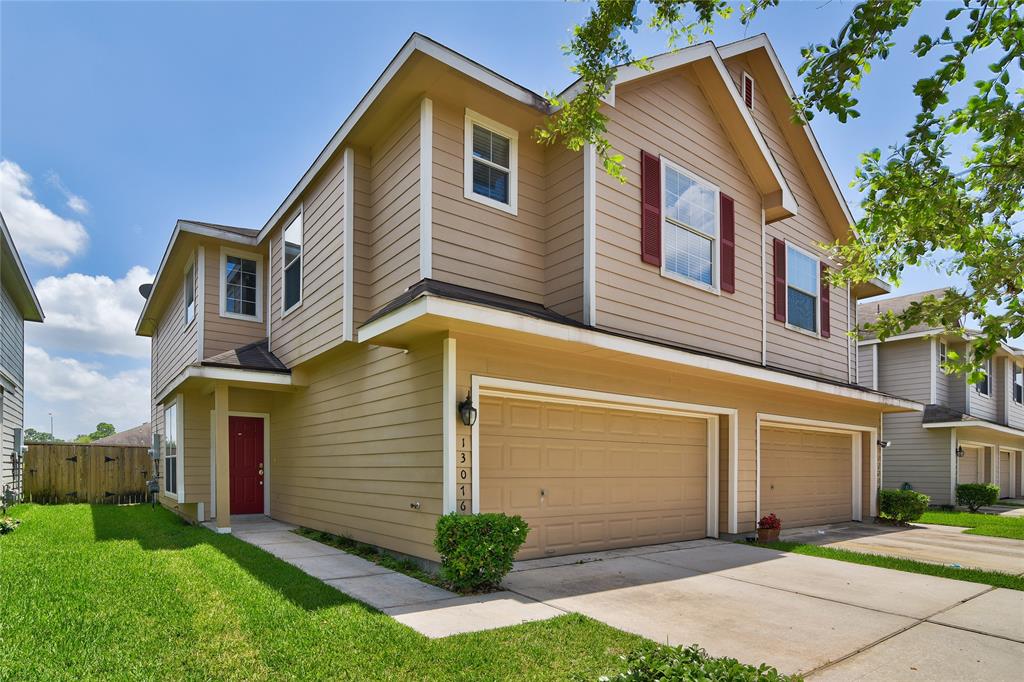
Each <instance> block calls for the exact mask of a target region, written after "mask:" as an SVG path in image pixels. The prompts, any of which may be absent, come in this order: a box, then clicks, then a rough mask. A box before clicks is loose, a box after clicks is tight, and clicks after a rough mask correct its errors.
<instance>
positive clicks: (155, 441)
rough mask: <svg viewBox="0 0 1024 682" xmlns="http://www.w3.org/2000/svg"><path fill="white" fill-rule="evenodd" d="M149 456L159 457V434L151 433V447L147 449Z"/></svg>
mask: <svg viewBox="0 0 1024 682" xmlns="http://www.w3.org/2000/svg"><path fill="white" fill-rule="evenodd" d="M149 456H150V457H151V458H152V459H160V434H159V433H154V434H153V447H151V448H150V449H149Z"/></svg>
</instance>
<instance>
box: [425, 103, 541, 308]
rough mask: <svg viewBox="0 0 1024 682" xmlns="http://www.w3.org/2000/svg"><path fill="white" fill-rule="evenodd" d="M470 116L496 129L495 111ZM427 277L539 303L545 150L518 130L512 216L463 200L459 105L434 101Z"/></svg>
mask: <svg viewBox="0 0 1024 682" xmlns="http://www.w3.org/2000/svg"><path fill="white" fill-rule="evenodd" d="M473 108H474V110H476V109H477V108H480V109H481V110H480V113H481V114H484V115H486V116H488V117H489V118H492V119H494V120H496V121H498V122H500V123H502V124H508V125H509V127H514V126H512V125H511V122H508V121H506V120H505V119H503V117H502V114H501V111H500V110H495V111H490V110H487V109H486V108H485V107H480V106H479V104H474V106H473ZM433 111H434V119H433V129H434V135H433V161H434V165H433V183H432V184H433V257H432V269H433V275H432V277H433V278H434V279H437V280H442V281H445V282H451V283H453V284H459V285H463V286H467V287H472V288H474V289H483V290H486V291H491V292H495V293H499V294H504V295H506V296H512V297H515V298H521V299H526V300H528V301H533V302H536V303H541V302H543V300H544V284H545V274H544V264H545V242H546V235H545V212H546V193H545V175H544V173H545V164H544V150H543V149H542V148H541V147H540V146H539V145H538V144H536V143H535V142H533V140H532V139H531V130H532V129H526V130H521V131H519V142H518V150H519V151H518V155H519V165H518V210H517V215H511V214H510V213H506V212H505V211H501V210H498V209H496V208H491V207H489V206H485V205H483V204H481V203H479V202H476V201H473V200H471V199H467V198H466V197H465V188H464V179H465V172H464V168H465V167H464V159H465V116H466V111H465V106H460V105H457V104H455V103H451V102H448V101H445V100H443V99H440V98H435V99H434V100H433Z"/></svg>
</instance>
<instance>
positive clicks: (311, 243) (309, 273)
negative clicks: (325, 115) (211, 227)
mask: <svg viewBox="0 0 1024 682" xmlns="http://www.w3.org/2000/svg"><path fill="white" fill-rule="evenodd" d="M344 166H345V163H344V157H343V155H341V154H337V155H336V156H335V158H334V159H333V160H332V161H331V162H330V163H329V164H327V166H326V167H325V168H324V169H323V170H321V171H320V173H319V174H318V175H317V176H316V178H315V179H314V181H313V183H311V184H310V186H309V187H307V188H306V190H305V191H304V192H303V193H302V197H301V205H302V302H301V303H299V304H298V306H297V307H294V308H292V309H291V310H290V311H288V314H287V315H284V314H283V312H282V310H281V307H282V301H283V296H284V292H283V284H282V282H283V280H282V273H283V267H284V263H283V257H282V255H283V253H284V240H283V236H284V230H285V228H287V227H288V225H289V224H291V221H292V219H293V218H294V216H295V215H296V214H295V213H294V212H293V213H290V214H289V215H288V216H286V217H285V218H284V219H283V220H282V221H281V223H280V224H279V225H278V226H277V227H276V228H275V230H274V231H273V232H272V233H271V235H270V242H271V248H270V253H271V254H272V256H271V258H270V273H271V276H270V317H271V320H272V327H271V329H272V330H273V334H272V335H271V350H273V352H274V354H275V355H277V357H278V358H280V360H281V361H282V362H284V363H285V364H286V365H288V366H289V367H292V366H295V365H297V364H299V363H302V362H305V361H306V360H308V359H310V358H311V357H313V356H315V355H316V354H318V353H322V352H324V351H325V350H327V349H329V348H331V347H333V346H336V345H337V344H339V343H341V342H342V340H343V331H344V330H343V319H342V313H343V310H342V307H343V305H344V281H343V268H344V267H345V263H344V262H343V261H344V252H345V251H344V249H345V245H344V241H345V234H344V229H345V226H344V215H345V201H346V194H345V167H344Z"/></svg>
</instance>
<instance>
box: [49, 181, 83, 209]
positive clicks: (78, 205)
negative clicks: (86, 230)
mask: <svg viewBox="0 0 1024 682" xmlns="http://www.w3.org/2000/svg"><path fill="white" fill-rule="evenodd" d="M46 180H47V181H48V182H49V183H50V184H51V185H53V186H54V187H56V188H57V189H58V190H59V191H60V193H61V194H63V195H64V198H65V199H67V200H68V208H70V209H71V210H72V211H74V212H75V213H79V214H81V215H85V214H86V213H88V212H89V202H87V201H86V200H85V199H83V198H82V197H80V196H78V195H77V194H75V193H74V192H72V191H71V190H69V189H68V188H67V187H66V186H65V185H64V181H63V180H61V179H60V176H59V175H57V174H56V173H54V172H53V171H50V173H49V174H48V175H47V176H46Z"/></svg>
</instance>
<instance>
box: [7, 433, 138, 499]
mask: <svg viewBox="0 0 1024 682" xmlns="http://www.w3.org/2000/svg"><path fill="white" fill-rule="evenodd" d="M23 466H24V469H23V472H24V474H23V479H22V480H23V481H24V490H23V496H24V499H25V500H26V501H27V502H40V503H44V504H61V503H66V502H90V503H93V504H104V503H105V504H125V503H130V502H145V501H146V500H147V499H148V497H147V493H146V481H147V480H148V479H149V478H151V477H152V475H153V471H152V469H153V460H151V459H150V457H149V449H148V448H146V447H142V446H118V445H72V444H69V443H30V444H29V446H28V452H26V453H25V463H24V465H23Z"/></svg>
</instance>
